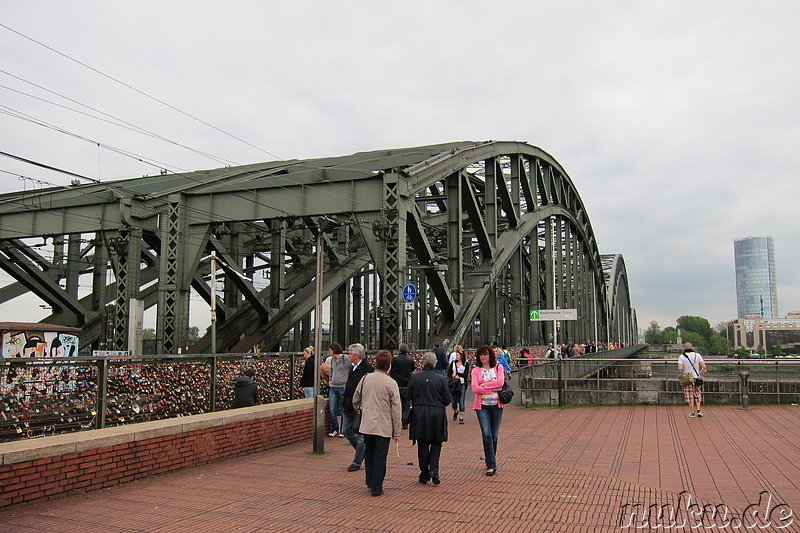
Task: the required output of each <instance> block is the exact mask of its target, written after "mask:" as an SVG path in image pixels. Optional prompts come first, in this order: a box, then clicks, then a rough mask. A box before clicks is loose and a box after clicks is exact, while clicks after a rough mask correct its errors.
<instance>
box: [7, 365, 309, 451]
mask: <svg viewBox="0 0 800 533" xmlns="http://www.w3.org/2000/svg"><path fill="white" fill-rule="evenodd" d="M303 364H304V359H303V357H302V355H299V354H220V355H217V356H216V357H213V356H197V355H195V356H181V355H175V356H152V357H150V356H145V357H137V358H128V359H108V358H93V357H77V358H68V359H67V358H53V359H49V358H48V359H42V358H25V359H21V358H15V359H0V442H2V441H9V440H17V439H20V438H32V437H40V436H46V435H53V434H57V433H65V432H70V431H80V430H86V429H95V428H103V427H106V426H115V425H121V424H129V423H135V422H145V421H148V420H158V419H163V418H174V417H180V416H186V415H193V414H199V413H205V412H209V411H217V410H224V409H227V408H229V407H230V404H231V401H232V399H233V385H234V382H235V379H236V377H238V375H239V372H240V370H241V369H242V368H243V367H245V366H252V367H253V368H254V369H255V371H256V376H255V378H254V380H255V381H256V383H257V384H258V385H259V394H260V400H261V402H262V403H273V402H279V401H284V400H291V399H296V398H302V397H303V394H302V389H301V388H300V387H299V385H298V382H299V380H300V375H301V374H302V369H303Z"/></svg>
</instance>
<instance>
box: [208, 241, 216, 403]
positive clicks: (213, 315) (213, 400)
mask: <svg viewBox="0 0 800 533" xmlns="http://www.w3.org/2000/svg"><path fill="white" fill-rule="evenodd" d="M210 388H211V398H210V403H211V405H210V409H209V410H210V411H216V410H217V252H216V251H212V252H211V387H210Z"/></svg>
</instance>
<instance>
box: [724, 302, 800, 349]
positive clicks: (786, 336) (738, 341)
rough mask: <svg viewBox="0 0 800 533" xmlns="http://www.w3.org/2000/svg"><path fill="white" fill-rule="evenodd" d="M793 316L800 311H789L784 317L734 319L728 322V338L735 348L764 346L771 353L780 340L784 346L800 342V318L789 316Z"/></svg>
mask: <svg viewBox="0 0 800 533" xmlns="http://www.w3.org/2000/svg"><path fill="white" fill-rule="evenodd" d="M791 316H800V313H798V312H792V313H789V315H788V316H787V318H783V319H781V318H777V319H771V318H765V319H761V318H759V317H757V316H756V317H751V318H738V319H736V320H732V321H730V322H728V339H729V340H730V341H731V343H733V346H734V348H744V349H745V350H758V347H759V346H762V347H763V348H764V350H766V352H767V353H768V354H771V353H772V349H773V347H774V346H775V343H778V342H779V343H780V344H781V346H782V347H785V346H787V345H794V344H796V343H800V318H789V317H791ZM784 353H787V350H784Z"/></svg>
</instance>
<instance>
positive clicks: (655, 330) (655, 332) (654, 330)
mask: <svg viewBox="0 0 800 533" xmlns="http://www.w3.org/2000/svg"><path fill="white" fill-rule="evenodd" d="M644 342H646V343H647V344H664V340H663V338H662V336H661V328H659V327H658V322H656V321H655V320H653V321H652V322H650V327H649V328H647V330H645V332H644Z"/></svg>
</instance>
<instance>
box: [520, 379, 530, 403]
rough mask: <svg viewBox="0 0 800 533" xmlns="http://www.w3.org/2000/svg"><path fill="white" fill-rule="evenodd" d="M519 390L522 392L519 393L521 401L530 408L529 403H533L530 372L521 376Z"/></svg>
mask: <svg viewBox="0 0 800 533" xmlns="http://www.w3.org/2000/svg"><path fill="white" fill-rule="evenodd" d="M520 390H521V392H522V394H521V395H520V396H521V397H522V402H523V403H524V404H525V407H526V408H530V406H531V404H532V403H533V398H532V396H533V378H532V377H531V376H530V374H528V375H526V376H525V377H524V378H522V385H521V386H520Z"/></svg>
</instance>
